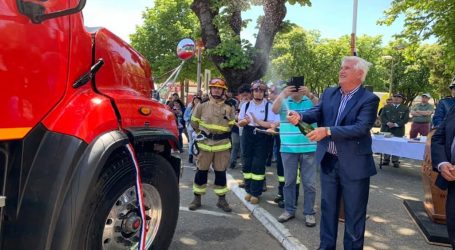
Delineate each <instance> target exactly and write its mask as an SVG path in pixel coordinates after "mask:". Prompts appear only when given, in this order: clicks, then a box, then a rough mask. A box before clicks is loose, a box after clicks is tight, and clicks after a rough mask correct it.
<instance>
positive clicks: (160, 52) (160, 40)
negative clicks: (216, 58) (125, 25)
mask: <svg viewBox="0 0 455 250" xmlns="http://www.w3.org/2000/svg"><path fill="white" fill-rule="evenodd" d="M190 4H191V0H155V4H154V7H153V8H146V10H145V11H144V13H143V19H144V24H143V25H140V26H137V27H136V32H135V33H134V34H132V35H130V39H131V44H132V45H133V47H134V48H135V49H137V50H138V51H139V52H140V53H142V54H143V55H144V56H145V57H146V58H147V59H148V60H149V61H150V63H151V65H152V68H153V70H154V77H155V81H158V82H164V81H165V80H166V78H167V77H168V76H169V71H171V70H172V69H174V68H176V67H177V66H178V65H179V64H180V59H178V58H177V55H176V47H177V44H178V42H179V41H180V40H181V39H183V38H188V37H189V38H194V37H198V36H199V35H198V34H199V33H200V29H198V27H199V25H198V21H197V17H196V16H195V15H194V13H193V12H192V11H191V9H190ZM204 61H205V62H206V63H208V64H206V65H204V67H205V68H210V69H214V67H213V65H212V64H210V60H204ZM195 68H196V60H194V59H192V60H189V61H188V62H186V65H185V66H184V67H183V69H182V71H181V73H180V77H179V79H180V80H182V79H195V78H196V70H195Z"/></svg>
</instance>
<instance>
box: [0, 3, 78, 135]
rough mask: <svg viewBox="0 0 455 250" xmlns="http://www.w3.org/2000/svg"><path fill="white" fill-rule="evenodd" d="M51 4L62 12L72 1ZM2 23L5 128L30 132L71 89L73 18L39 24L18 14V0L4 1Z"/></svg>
mask: <svg viewBox="0 0 455 250" xmlns="http://www.w3.org/2000/svg"><path fill="white" fill-rule="evenodd" d="M52 2H53V4H52V6H49V9H63V8H67V7H68V2H69V1H52ZM0 19H1V20H2V23H1V25H0V34H2V36H3V38H2V39H0V79H1V81H2V90H1V91H0V114H2V119H0V129H2V130H3V131H5V129H6V130H7V129H10V128H29V129H30V128H32V127H34V126H35V125H36V124H37V123H38V122H39V121H40V120H42V119H43V117H44V116H45V115H46V113H47V112H49V110H50V109H51V108H52V107H53V106H54V105H56V104H57V102H58V101H59V100H60V99H61V98H62V97H63V95H64V93H65V89H66V88H67V84H66V82H67V80H68V79H67V78H68V59H69V51H70V39H71V36H70V35H69V34H70V33H71V32H70V27H69V22H68V20H69V19H70V17H69V16H66V17H62V18H56V19H52V20H49V21H48V22H49V23H48V24H47V25H38V26H35V25H31V24H30V20H29V18H27V17H25V16H23V15H19V14H18V10H17V6H16V1H2V4H0ZM29 129H28V130H29ZM23 136H25V134H22V135H20V138H22V137H23Z"/></svg>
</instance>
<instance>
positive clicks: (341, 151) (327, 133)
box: [288, 56, 379, 249]
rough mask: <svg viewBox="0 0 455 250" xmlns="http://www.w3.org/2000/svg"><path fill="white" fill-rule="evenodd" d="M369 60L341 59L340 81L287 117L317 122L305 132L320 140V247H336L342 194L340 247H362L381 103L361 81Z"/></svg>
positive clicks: (351, 57) (309, 136)
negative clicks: (311, 104) (307, 106)
mask: <svg viewBox="0 0 455 250" xmlns="http://www.w3.org/2000/svg"><path fill="white" fill-rule="evenodd" d="M370 65H371V64H370V63H369V62H367V61H365V60H363V59H362V58H360V57H354V56H350V57H345V58H343V61H342V64H341V69H340V72H339V75H338V79H339V86H338V87H333V88H327V89H326V90H325V91H324V93H323V94H322V96H321V99H320V102H319V104H318V105H317V106H315V107H313V108H312V109H310V110H307V111H306V112H301V113H297V112H295V111H291V112H290V113H289V116H288V120H289V122H290V123H292V124H297V123H298V122H299V121H300V120H302V121H304V122H306V123H314V122H317V123H318V128H316V129H314V130H313V131H312V132H310V133H308V134H307V136H308V138H309V139H310V140H312V141H317V142H318V146H317V150H316V160H317V161H318V162H319V163H320V164H321V170H322V171H321V222H320V241H321V242H320V246H319V249H335V248H336V240H337V232H338V214H339V205H340V198H341V196H343V199H344V207H345V209H344V211H345V219H346V224H345V231H344V241H343V245H344V249H362V248H363V242H364V233H365V219H366V210H367V203H368V195H369V187H370V177H371V176H372V175H375V174H376V167H375V164H374V160H373V154H372V151H371V135H370V129H371V128H372V127H373V124H374V121H375V119H376V115H377V109H378V104H379V98H378V97H377V96H376V95H374V94H373V93H372V92H370V91H367V90H366V89H365V87H363V86H362V83H363V82H364V80H365V77H366V75H367V73H368V69H369V66H370Z"/></svg>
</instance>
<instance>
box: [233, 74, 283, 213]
mask: <svg viewBox="0 0 455 250" xmlns="http://www.w3.org/2000/svg"><path fill="white" fill-rule="evenodd" d="M251 91H252V93H253V100H251V101H249V102H246V103H244V104H243V105H242V107H241V109H240V113H239V126H241V127H244V129H243V136H242V140H243V142H242V143H243V145H245V148H243V152H242V155H243V160H244V165H243V178H244V179H245V191H246V192H247V195H246V196H245V200H247V201H249V202H250V203H251V204H257V203H259V196H260V195H261V194H262V192H263V183H264V179H265V162H266V155H267V145H268V143H267V142H268V141H269V140H270V138H269V137H270V135H267V134H264V133H256V131H255V129H268V128H272V127H274V126H275V124H276V123H277V122H279V120H280V118H279V116H278V115H276V114H275V113H273V112H272V104H271V103H270V102H269V101H268V100H267V99H266V98H265V95H266V92H267V86H266V85H265V83H264V82H263V81H261V80H256V81H254V82H253V83H252V84H251ZM253 117H255V118H257V119H259V120H261V121H263V123H262V124H263V125H264V126H260V125H259V124H257V123H255V122H254V121H253Z"/></svg>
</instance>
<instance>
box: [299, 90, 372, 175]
mask: <svg viewBox="0 0 455 250" xmlns="http://www.w3.org/2000/svg"><path fill="white" fill-rule="evenodd" d="M340 102H341V92H340V87H333V88H327V89H326V90H325V91H324V93H323V94H322V96H321V98H320V99H319V104H318V105H316V106H314V107H313V108H311V109H309V110H307V111H304V112H301V113H300V116H301V117H302V120H303V121H304V122H307V123H314V122H317V124H318V126H319V127H330V128H331V133H332V135H331V136H330V137H326V138H324V139H323V140H321V141H319V142H318V146H317V149H316V161H317V162H318V163H321V161H322V159H323V158H324V155H325V153H326V152H327V148H328V145H329V141H330V139H332V140H333V141H334V142H335V146H336V148H337V155H338V160H339V164H340V169H339V171H340V172H339V174H340V176H343V177H346V178H348V179H350V180H359V179H363V178H366V177H370V176H372V175H375V174H376V173H377V172H376V166H375V163H374V160H373V153H372V151H371V134H370V130H371V128H372V127H373V124H374V122H375V120H376V115H377V110H378V105H379V98H378V97H377V96H376V95H375V94H373V93H372V92H370V91H366V89H365V88H364V87H363V86H361V87H360V89H359V90H358V91H357V92H356V93H355V94H354V96H353V97H352V98H351V100H349V102H348V103H347V104H346V107H345V109H344V111H343V113H342V114H341V116H340V118H339V122H338V126H335V120H336V117H337V113H338V108H339V106H340ZM330 167H331V166H324V164H321V170H322V171H326V172H328V171H330V170H331V169H330Z"/></svg>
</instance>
